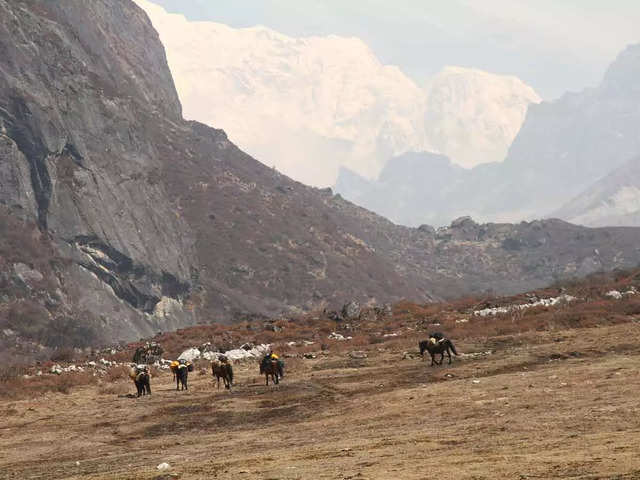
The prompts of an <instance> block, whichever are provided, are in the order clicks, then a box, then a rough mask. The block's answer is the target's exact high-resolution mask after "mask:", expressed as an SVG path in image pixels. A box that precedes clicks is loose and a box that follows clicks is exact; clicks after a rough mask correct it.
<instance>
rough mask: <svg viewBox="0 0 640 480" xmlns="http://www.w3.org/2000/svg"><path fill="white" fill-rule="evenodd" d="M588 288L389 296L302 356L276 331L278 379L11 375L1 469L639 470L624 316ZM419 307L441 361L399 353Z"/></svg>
mask: <svg viewBox="0 0 640 480" xmlns="http://www.w3.org/2000/svg"><path fill="white" fill-rule="evenodd" d="M580 288H583V289H584V285H583V286H581V287H580ZM583 293H585V291H584V290H583ZM598 295H600V293H597V294H596V293H594V294H593V296H592V298H591V300H590V301H588V302H587V301H585V302H576V304H575V305H573V306H566V307H558V308H556V309H552V308H549V309H535V310H536V312H533V313H531V314H529V313H527V314H526V315H521V314H518V315H502V316H497V317H492V318H490V319H476V318H471V319H469V321H468V322H460V321H459V320H460V319H461V318H463V317H464V316H465V315H463V313H460V312H463V311H464V309H465V308H466V307H464V306H462V307H461V305H460V304H458V305H455V304H452V305H448V306H447V307H443V306H439V307H436V306H424V307H419V306H410V305H409V304H407V305H400V306H396V307H395V310H394V315H393V317H392V318H390V319H388V320H387V321H385V322H379V323H378V324H377V330H376V331H374V327H373V323H371V324H367V323H366V322H364V323H363V324H362V325H360V327H359V330H358V333H355V334H354V338H353V340H351V341H346V342H333V343H330V344H329V345H327V346H326V347H325V348H327V347H328V348H327V350H326V351H325V352H324V354H323V353H322V352H321V351H320V349H319V347H318V345H316V346H315V347H316V355H317V357H316V358H313V359H306V358H302V355H300V353H301V352H303V351H308V350H309V349H313V346H311V347H300V348H298V350H296V347H288V348H285V346H284V345H285V343H282V349H283V350H288V351H289V355H292V356H291V358H287V376H286V377H285V378H284V379H283V381H282V382H281V384H280V385H278V386H271V385H270V386H269V387H266V386H265V385H264V378H263V377H260V376H259V375H258V368H257V364H254V363H246V364H238V365H236V366H235V370H236V385H235V387H234V388H233V390H232V391H231V392H228V391H225V390H224V389H221V390H217V389H216V388H215V386H214V385H213V383H212V380H211V376H210V375H209V374H208V373H207V374H203V373H199V372H198V371H196V372H193V373H192V374H191V376H190V379H189V380H190V387H191V388H190V390H189V391H188V392H176V391H175V384H174V383H173V382H172V378H171V374H170V373H168V372H166V371H163V372H158V373H157V374H156V375H155V376H154V378H153V379H152V389H153V394H152V395H151V396H150V397H142V398H139V399H136V398H130V397H129V396H127V395H128V394H131V393H133V392H134V391H135V389H134V387H133V385H132V384H131V382H130V381H129V380H128V379H126V378H124V375H118V374H111V375H109V377H108V378H101V379H93V380H86V379H84V380H83V379H82V378H80V377H78V381H79V385H78V386H73V385H72V386H70V387H69V386H66V387H65V388H63V389H59V390H60V391H56V389H54V388H49V389H40V390H35V389H32V390H29V389H28V388H27V387H28V385H27V384H24V383H20V381H21V380H20V379H15V381H16V382H18V384H19V385H22V386H23V387H24V386H25V385H27V387H25V388H27V389H26V390H25V392H23V393H24V394H23V395H13V396H9V395H6V392H5V397H4V399H3V401H2V403H1V406H0V478H7V479H16V480H18V479H20V480H22V479H62V478H65V479H96V480H97V479H148V480H151V479H156V480H168V479H211V478H219V479H227V478H231V479H282V480H285V479H287V480H289V479H354V480H364V479H427V478H456V479H502V478H505V479H552V478H558V479H560V478H562V479H565V478H575V479H633V478H640V455H639V452H640V395H639V393H640V315H638V312H636V307H637V305H636V304H635V300H633V299H627V300H620V301H618V302H614V301H613V300H611V301H609V300H603V299H602V298H601V297H600V296H598ZM598 309H599V310H598ZM585 311H587V312H591V314H589V315H584V312H585ZM596 311H597V312H599V313H597V314H596V313H593V312H596ZM456 312H458V313H456ZM580 312H582V313H580ZM427 314H428V315H431V316H432V317H431V318H435V319H437V320H438V321H439V323H441V325H440V326H439V327H438V328H439V329H442V330H444V331H446V332H447V333H449V332H451V333H452V334H451V338H452V339H453V340H454V342H455V343H456V347H457V349H458V351H459V352H460V353H462V355H461V356H459V357H456V358H454V361H453V364H452V365H447V364H446V361H445V364H444V365H443V366H438V367H430V366H429V362H424V361H421V360H420V358H419V357H417V356H415V357H414V358H408V357H410V356H411V355H405V352H415V351H416V348H417V341H418V340H420V339H423V338H424V337H425V333H424V331H421V330H419V329H418V328H417V327H416V322H417V321H419V320H420V319H421V318H424V316H425V315H427ZM456 318H457V319H458V321H457V323H456ZM466 318H468V315H467V316H466ZM576 318H578V320H576ZM541 319H545V320H544V321H543V320H541ZM580 319H581V320H580ZM418 323H419V322H418ZM319 324H320V327H319V328H324V327H322V322H321V321H320V322H319ZM491 325H493V327H491ZM411 326H413V327H411ZM307 327H308V326H307V325H306V324H305V325H300V324H299V328H300V330H298V331H296V332H295V334H296V335H301V334H302V333H303V332H306V331H307V330H306V329H307ZM215 328H216V329H218V328H221V327H215ZM393 329H396V330H397V331H398V332H400V333H399V334H398V335H397V336H387V337H384V336H383V334H382V332H383V331H386V330H393ZM289 330H290V332H289V333H288V335H294V334H293V333H291V330H294V329H293V327H291V328H289ZM216 331H217V330H216ZM286 331H287V329H285V330H283V332H286ZM310 332H311V331H310ZM201 333H202V332H201ZM268 334H269V335H271V334H273V332H268ZM323 335H324V333H323ZM184 336H188V335H187V334H186V333H183V337H184ZM166 340H167V343H170V342H169V338H168V337H167V338H166ZM352 350H363V351H365V352H366V353H367V358H364V359H355V358H351V356H350V355H349V353H350V352H351V351H352ZM405 357H407V358H405ZM69 376H70V377H71V378H75V377H73V376H72V375H71V374H69ZM64 377H65V374H63V375H62V376H60V377H56V378H59V379H62V378H64ZM85 380H86V381H85ZM61 381H62V380H61ZM65 382H69V380H68V379H67V380H65ZM10 383H11V380H10V379H8V380H7V379H6V380H5V381H4V383H3V384H2V385H4V387H6V388H10V387H9V385H10ZM7 391H8V390H7ZM30 392H31V393H30ZM63 392H67V393H63ZM162 462H167V463H168V464H169V465H170V468H169V469H167V470H164V471H159V470H158V469H157V468H156V467H157V466H158V465H159V464H160V463H162Z"/></svg>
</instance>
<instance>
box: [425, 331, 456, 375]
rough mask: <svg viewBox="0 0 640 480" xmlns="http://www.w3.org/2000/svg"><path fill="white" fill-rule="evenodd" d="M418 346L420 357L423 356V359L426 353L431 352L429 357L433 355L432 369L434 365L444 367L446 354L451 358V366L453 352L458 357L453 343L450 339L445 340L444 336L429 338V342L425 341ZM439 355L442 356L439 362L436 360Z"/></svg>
mask: <svg viewBox="0 0 640 480" xmlns="http://www.w3.org/2000/svg"><path fill="white" fill-rule="evenodd" d="M418 346H419V347H420V355H422V356H423V357H424V352H425V351H427V352H429V355H431V366H432V367H433V365H434V364H436V365H442V361H443V360H444V354H445V353H446V354H447V355H448V356H449V365H451V352H453V354H454V355H458V352H457V351H456V347H454V346H453V342H452V341H451V340H449V339H448V338H444V337H442V336H440V337H438V336H431V337H429V340H423V341H422V342H420V343H419V344H418ZM438 353H439V354H440V361H439V362H438V361H437V360H436V359H435V356H436V355H437V354H438Z"/></svg>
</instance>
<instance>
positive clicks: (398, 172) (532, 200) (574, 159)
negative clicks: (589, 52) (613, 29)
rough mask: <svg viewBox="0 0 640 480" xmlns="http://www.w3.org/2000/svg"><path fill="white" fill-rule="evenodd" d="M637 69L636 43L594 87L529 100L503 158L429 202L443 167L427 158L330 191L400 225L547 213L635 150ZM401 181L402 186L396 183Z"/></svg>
mask: <svg viewBox="0 0 640 480" xmlns="http://www.w3.org/2000/svg"><path fill="white" fill-rule="evenodd" d="M639 70H640V45H634V46H630V47H628V48H627V49H626V50H625V51H624V52H622V53H621V54H620V55H619V57H618V58H617V59H616V61H615V62H614V63H613V64H612V65H611V66H610V68H609V69H608V71H607V74H606V75H605V77H604V79H603V81H602V83H601V85H600V86H599V87H598V88H595V89H591V90H586V91H584V92H581V93H573V94H567V95H565V96H563V97H562V98H560V99H559V100H557V101H554V102H543V103H540V104H537V105H535V104H534V105H531V106H530V107H529V109H528V113H527V116H526V120H525V122H524V124H523V125H522V128H521V129H520V132H519V133H518V135H517V136H516V138H515V140H514V142H513V144H512V145H511V148H510V150H509V154H508V156H507V158H506V159H505V161H504V162H502V163H492V164H486V165H479V166H477V167H475V168H473V169H472V170H470V171H468V172H465V173H464V174H463V175H460V176H456V179H457V181H456V183H455V184H454V185H453V186H452V184H451V183H444V182H443V183H442V184H441V186H440V187H436V189H437V190H438V191H437V192H433V193H432V194H431V197H432V198H434V199H437V201H436V200H434V202H433V203H431V202H428V203H424V202H423V200H424V199H423V198H422V196H421V193H420V192H421V190H423V189H424V185H426V184H429V183H430V182H431V179H433V178H438V177H439V175H440V174H441V173H440V172H441V170H442V165H441V164H440V163H439V162H434V161H433V158H432V156H430V155H423V156H422V157H421V158H422V160H423V164H421V165H420V166H419V168H417V167H416V166H415V165H412V166H408V165H406V164H405V163H403V162H396V161H394V160H391V161H390V162H388V164H387V168H386V169H385V170H384V171H382V172H381V174H380V176H379V178H378V179H377V180H375V181H372V182H370V186H369V187H368V188H365V186H363V185H360V186H359V188H358V189H357V191H351V190H350V188H351V186H350V185H351V183H350V182H349V181H348V179H346V178H339V179H338V181H337V183H336V189H337V191H338V192H340V193H341V194H343V195H344V196H345V197H346V198H348V199H350V200H354V201H357V202H359V203H360V204H361V205H363V206H365V207H367V208H372V209H373V210H374V211H376V212H379V213H387V211H389V209H387V210H380V209H377V204H382V205H385V206H388V205H391V206H392V207H391V211H392V212H393V213H392V215H391V216H390V218H391V219H392V220H394V221H398V222H402V223H404V224H406V225H419V224H420V223H424V222H426V221H431V219H433V221H434V222H437V223H438V224H447V223H448V222H449V221H451V219H453V218H456V217H457V216H459V215H462V214H464V215H472V216H473V217H474V218H478V219H481V220H483V221H519V220H523V219H524V220H528V219H533V218H541V217H544V216H547V215H549V214H551V213H552V212H555V211H556V210H557V209H558V207H559V206H561V205H563V204H565V203H566V202H568V201H570V200H571V199H572V198H574V197H576V196H577V195H579V194H581V193H582V192H583V191H584V190H585V189H587V188H589V187H590V186H591V185H592V184H594V183H595V182H597V181H599V180H600V179H602V178H603V177H605V176H606V175H607V174H609V173H610V172H611V171H613V170H614V169H616V168H617V167H619V166H621V165H622V164H623V163H624V162H626V161H629V159H631V158H636V157H637V156H638V155H639V154H640V136H639V135H638V129H639V128H640V110H639V109H638V108H637V105H638V104H640V89H639V87H638V86H637V81H636V79H637V72H638V71H639ZM443 138H447V137H446V135H445V136H443ZM436 146H438V145H437V142H436ZM454 173H455V172H454V171H453V170H452V171H451V172H450V174H454ZM344 175H345V173H341V176H344ZM394 179H402V181H401V182H398V181H396V180H394ZM399 183H402V184H404V185H405V187H404V188H399V187H398V184H399ZM411 192H416V193H415V194H414V193H411ZM629 194H630V193H629V191H626V192H624V193H623V194H622V195H624V196H625V198H627V197H628V195H629ZM374 197H375V200H374V199H373V198H374ZM376 202H377V203H376ZM563 215H564V214H563ZM562 218H565V219H569V220H570V219H573V217H571V216H569V217H567V216H563V217H562ZM627 220H628V221H629V222H630V223H627ZM627 220H625V219H624V218H622V217H620V218H619V221H616V222H615V223H614V224H619V223H620V222H623V224H625V225H634V223H633V220H632V219H630V218H627ZM587 223H588V222H587ZM590 224H591V223H590ZM593 224H594V225H601V223H599V222H595V223H593Z"/></svg>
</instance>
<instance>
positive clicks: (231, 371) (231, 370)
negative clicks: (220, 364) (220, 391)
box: [227, 364, 233, 383]
mask: <svg viewBox="0 0 640 480" xmlns="http://www.w3.org/2000/svg"><path fill="white" fill-rule="evenodd" d="M227 369H228V371H229V383H233V367H232V366H231V364H229V366H228V367H227Z"/></svg>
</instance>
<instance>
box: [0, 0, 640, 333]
mask: <svg viewBox="0 0 640 480" xmlns="http://www.w3.org/2000/svg"><path fill="white" fill-rule="evenodd" d="M0 58H1V59H2V63H1V64H0V65H1V68H0V203H1V204H2V205H1V208H2V211H1V212H0V213H1V214H2V215H0V220H2V222H0V227H2V229H3V230H4V232H3V236H2V239H3V242H0V261H1V262H2V264H3V265H4V266H5V267H6V272H7V273H6V274H5V275H4V276H3V277H2V278H0V280H1V282H0V293H2V296H1V297H0V327H3V330H0V331H1V332H4V331H5V330H8V331H10V332H12V333H11V335H14V334H16V333H15V332H16V331H17V332H18V333H17V334H20V335H25V336H32V337H34V338H36V339H37V340H38V341H43V342H45V343H46V342H49V343H53V344H60V343H64V339H65V338H67V339H69V338H74V339H77V338H81V339H82V342H84V343H92V342H96V341H101V340H102V341H106V340H108V341H113V340H118V339H130V338H135V337H138V336H142V335H148V334H151V333H154V332H155V331H156V330H158V329H162V330H165V329H173V328H178V327H180V326H184V325H188V324H191V323H194V322H203V323H206V322H211V321H222V320H232V319H235V318H245V317H246V316H248V315H272V314H276V313H280V312H287V311H292V310H296V309H304V308H313V307H318V306H323V305H329V306H337V305H340V304H342V303H344V302H345V301H346V300H351V299H358V300H359V301H362V302H367V301H371V302H373V301H379V302H382V301H393V300H398V299H400V298H403V297H406V298H411V299H414V300H416V301H428V300H431V299H434V298H439V297H445V296H447V297H450V296H454V295H457V294H462V293H470V292H479V291H484V290H486V289H487V288H490V287H492V288H494V289H496V290H497V291H504V292H514V291H518V290H525V289H528V288H531V287H536V286H540V285H543V284H545V283H548V282H550V281H552V280H553V279H554V278H557V277H558V276H571V275H577V274H582V273H589V272H591V271H594V270H598V269H610V268H614V267H619V266H629V265H635V264H636V263H638V261H639V260H640V254H639V253H638V251H637V248H636V246H635V245H636V240H637V238H638V231H637V230H627V229H617V230H587V229H583V228H580V227H573V226H571V225H568V224H564V223H557V222H538V223H534V224H522V225H516V226H512V225H485V226H483V225H477V224H475V223H474V222H473V221H471V220H461V221H459V222H457V223H455V224H454V225H452V226H451V227H449V228H448V229H444V230H439V231H437V232H436V231H434V230H433V229H430V228H427V227H424V228H419V229H410V228H405V227H398V226H396V225H394V224H392V223H391V222H389V221H387V220H385V219H383V218H381V217H378V216H376V215H375V214H372V213H370V212H368V211H366V210H363V209H361V208H358V207H356V206H354V205H353V204H351V203H349V202H347V201H345V200H343V199H342V198H341V197H339V196H336V195H333V194H332V192H331V191H330V190H318V189H314V188H310V187H306V186H304V185H302V184H300V183H297V182H294V181H292V180H291V179H289V178H287V177H285V176H283V175H281V174H280V173H278V172H277V171H275V170H273V169H270V168H267V167H265V166H264V165H262V164H260V163H259V162H257V161H256V160H254V159H253V158H251V157H249V156H248V155H246V154H244V153H243V152H242V151H240V150H239V149H238V148H237V147H236V146H235V145H233V144H232V143H231V142H230V141H229V139H228V138H227V136H226V134H225V133H224V132H223V131H221V130H216V129H212V128H209V127H207V126H205V125H202V124H199V123H197V122H188V121H184V120H183V119H182V118H181V113H180V105H179V102H178V100H177V97H176V94H175V90H174V88H173V83H172V81H171V77H170V75H169V70H168V68H167V65H166V61H165V57H164V53H163V50H162V46H161V44H160V42H159V40H158V36H157V34H156V33H155V31H154V30H153V29H152V27H151V24H150V22H149V21H148V19H147V17H146V16H145V14H144V13H143V12H142V10H140V9H139V8H138V7H136V6H135V5H134V4H133V3H132V2H130V1H129V0H95V1H91V2H86V1H82V0H70V1H68V2H33V1H8V0H0ZM3 219H4V220H3ZM9 231H11V232H12V233H13V235H12V236H10V235H6V233H7V232H9ZM21 243H22V244H25V245H27V244H28V245H31V247H30V250H29V252H32V253H29V254H25V253H24V252H21V251H20V249H21ZM596 250H597V252H598V253H597V254H596V253H594V251H596ZM27 307H29V308H27ZM29 326H34V328H35V327H36V326H37V327H38V328H37V329H35V330H36V331H35V332H34V329H30V328H28V327H29ZM62 326H64V328H62ZM5 327H6V328H5ZM80 327H81V328H80ZM52 329H53V331H57V332H67V331H68V332H70V333H69V334H68V335H62V339H61V338H60V337H61V335H58V336H55V335H54V336H51V332H52ZM2 335H9V334H7V333H6V332H5V333H2ZM74 343H79V342H78V341H77V340H74Z"/></svg>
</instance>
